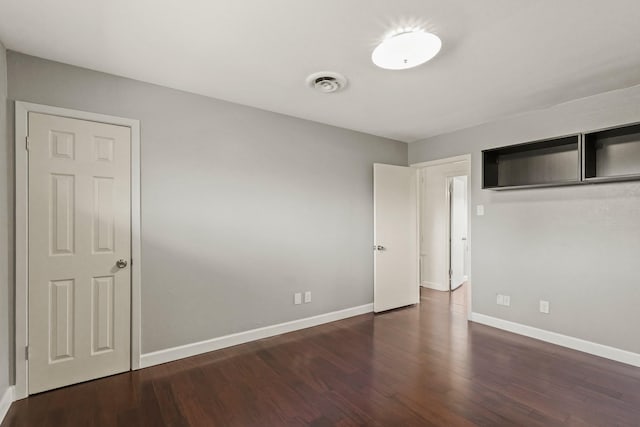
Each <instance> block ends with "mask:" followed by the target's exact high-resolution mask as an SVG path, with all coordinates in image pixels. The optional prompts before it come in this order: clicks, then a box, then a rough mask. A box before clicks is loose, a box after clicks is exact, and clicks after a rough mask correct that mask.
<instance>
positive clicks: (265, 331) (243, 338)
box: [140, 304, 373, 368]
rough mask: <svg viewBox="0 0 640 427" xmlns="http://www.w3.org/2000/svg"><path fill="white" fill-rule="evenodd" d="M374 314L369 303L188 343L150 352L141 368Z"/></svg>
mask: <svg viewBox="0 0 640 427" xmlns="http://www.w3.org/2000/svg"><path fill="white" fill-rule="evenodd" d="M372 311H373V304H365V305H361V306H359V307H352V308H347V309H344V310H339V311H333V312H331V313H325V314H320V315H318V316H313V317H307V318H304V319H299V320H293V321H291V322H285V323H280V324H277V325H272V326H265V327H263V328H258V329H252V330H250V331H245V332H239V333H237V334H231V335H225V336H222V337H218V338H213V339H210V340H206V341H200V342H196V343H193V344H186V345H181V346H179V347H173V348H167V349H165V350H159V351H154V352H152V353H147V354H143V355H141V356H140V367H141V368H148V367H149V366H154V365H159V364H161V363H167V362H172V361H174V360H178V359H183V358H185V357H190V356H195V355H197V354H202V353H208V352H210V351H214V350H220V349H221V348H225V347H231V346H234V345H238V344H244V343H246V342H249V341H255V340H259V339H262V338H268V337H273V336H275V335H280V334H285V333H287V332H293V331H297V330H300V329H305V328H310V327H312V326H318V325H322V324H324V323H329V322H335V321H336V320H342V319H346V318H348V317H353V316H358V315H360V314H365V313H371V312H372Z"/></svg>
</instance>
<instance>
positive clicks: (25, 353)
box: [24, 346, 29, 360]
mask: <svg viewBox="0 0 640 427" xmlns="http://www.w3.org/2000/svg"><path fill="white" fill-rule="evenodd" d="M24 358H25V360H29V346H26V347H25V348H24Z"/></svg>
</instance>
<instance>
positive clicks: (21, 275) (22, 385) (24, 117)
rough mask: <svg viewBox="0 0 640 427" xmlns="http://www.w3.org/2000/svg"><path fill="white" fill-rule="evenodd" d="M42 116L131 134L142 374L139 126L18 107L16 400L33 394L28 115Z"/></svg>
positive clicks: (134, 333)
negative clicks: (127, 130)
mask: <svg viewBox="0 0 640 427" xmlns="http://www.w3.org/2000/svg"><path fill="white" fill-rule="evenodd" d="M30 112H33V113H42V114H49V115H52V116H61V117H67V118H71V119H80V120H88V121H93V122H99V123H106V124H111V125H118V126H126V127H128V128H130V129H131V369H132V370H137V369H140V351H141V345H140V337H141V333H140V328H141V322H140V313H141V294H140V267H141V265H140V264H141V262H140V261H141V258H140V121H138V120H133V119H126V118H122V117H114V116H107V115H104V114H97V113H89V112H85V111H77V110H69V109H66V108H59V107H52V106H48V105H40V104H32V103H28V102H22V101H16V102H15V161H16V163H15V174H16V175H15V176H16V194H15V203H16V206H15V229H16V241H15V249H16V252H15V257H16V277H15V279H16V291H15V297H16V309H15V315H16V318H15V322H16V323H15V328H16V331H15V332H16V348H15V366H16V386H15V399H16V400H18V399H23V398H25V397H27V396H28V395H29V392H28V384H29V362H28V361H27V355H26V351H25V349H26V347H27V344H28V342H29V324H28V319H29V300H28V295H29V248H28V236H29V220H28V212H29V210H28V208H29V197H28V191H29V187H28V176H29V157H28V152H27V134H28V131H29V123H28V116H29V113H30Z"/></svg>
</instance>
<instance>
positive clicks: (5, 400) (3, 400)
mask: <svg viewBox="0 0 640 427" xmlns="http://www.w3.org/2000/svg"><path fill="white" fill-rule="evenodd" d="M13 391H14V386H9V387H8V388H7V389H6V390H5V391H4V394H3V395H2V397H0V424H2V420H4V417H5V416H6V415H7V412H9V408H10V407H11V404H12V403H13V401H14V396H13Z"/></svg>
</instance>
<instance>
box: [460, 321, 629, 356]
mask: <svg viewBox="0 0 640 427" xmlns="http://www.w3.org/2000/svg"><path fill="white" fill-rule="evenodd" d="M471 321H473V322H476V323H481V324H483V325H487V326H492V327H494V328H498V329H502V330H505V331H509V332H513V333H514V334H518V335H524V336H526V337H530V338H535V339H538V340H540V341H545V342H548V343H551V344H556V345H559V346H562V347H566V348H571V349H573V350H578V351H582V352H584V353H588V354H593V355H595V356H600V357H604V358H605V359H611V360H615V361H617V362H621V363H626V364H628V365H632V366H637V367H640V354H638V353H632V352H630V351H627V350H621V349H619V348H615V347H609V346H606V345H603V344H598V343H594V342H591V341H586V340H583V339H580V338H575V337H570V336H568V335H562V334H559V333H556V332H551V331H546V330H544V329H538V328H534V327H533V326H527V325H523V324H521V323H515V322H511V321H508V320H503V319H498V318H496V317H491V316H487V315H484V314H480V313H471Z"/></svg>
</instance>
